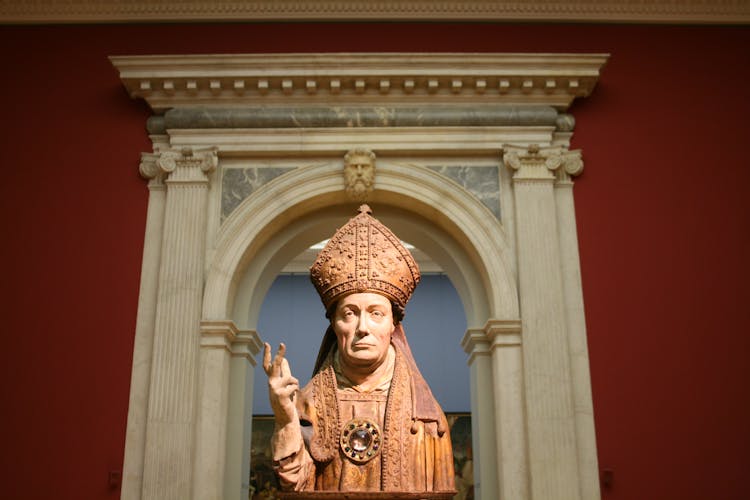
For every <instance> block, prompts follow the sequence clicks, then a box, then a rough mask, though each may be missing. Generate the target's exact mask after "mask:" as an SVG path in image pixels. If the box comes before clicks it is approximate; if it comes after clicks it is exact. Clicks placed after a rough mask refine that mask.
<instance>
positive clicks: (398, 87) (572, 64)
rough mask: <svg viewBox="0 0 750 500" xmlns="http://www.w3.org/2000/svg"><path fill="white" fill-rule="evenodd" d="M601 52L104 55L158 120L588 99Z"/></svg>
mask: <svg viewBox="0 0 750 500" xmlns="http://www.w3.org/2000/svg"><path fill="white" fill-rule="evenodd" d="M607 58H608V55H607V54H451V53H448V54H385V53H382V54H377V53H362V54H255V55H241V54H237V55H216V54H215V55H179V56H161V55H151V56H113V57H111V58H110V60H111V61H112V64H113V65H114V66H115V68H116V69H117V70H118V71H119V72H120V78H121V80H122V82H123V84H124V85H125V87H126V88H127V90H128V92H129V93H130V95H131V97H133V98H142V99H144V100H145V101H146V102H147V103H148V104H149V106H151V108H152V109H153V110H154V111H155V112H157V113H159V112H163V111H165V110H167V109H170V108H175V107H188V106H191V107H197V106H213V107H216V106H227V107H231V106H235V105H266V104H284V105H286V106H292V105H320V104H325V105H326V106H341V105H362V104H370V105H372V104H378V103H382V102H384V101H385V100H387V102H388V103H390V104H411V105H422V104H478V103H481V104H488V103H495V104H521V105H523V104H531V105H539V104H543V105H548V106H554V107H557V108H559V109H565V108H567V107H568V106H569V105H570V103H571V102H572V100H573V99H574V98H576V97H585V96H587V95H589V94H590V93H591V91H592V90H593V88H594V85H595V84H596V82H597V80H598V78H599V72H600V70H601V68H602V66H603V65H604V64H605V62H606V61H607Z"/></svg>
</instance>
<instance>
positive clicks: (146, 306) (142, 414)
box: [121, 153, 166, 500]
mask: <svg viewBox="0 0 750 500" xmlns="http://www.w3.org/2000/svg"><path fill="white" fill-rule="evenodd" d="M158 159H159V155H158V154H156V153H143V154H142V155H141V163H140V168H139V170H140V173H141V176H143V177H144V178H146V179H149V183H148V191H149V195H148V209H147V212H146V234H145V238H144V241H143V260H142V263H141V288H140V291H139V300H138V316H137V319H136V327H135V340H134V346H133V367H132V370H131V376H130V403H129V405H128V426H127V434H126V437H125V458H124V465H123V478H122V490H121V498H122V499H124V500H137V499H139V498H141V488H142V485H143V459H144V453H145V446H146V419H147V412H148V394H149V381H150V377H151V355H152V352H151V349H152V346H153V343H154V321H155V317H156V294H157V290H158V277H159V260H160V256H161V240H162V239H161V234H162V228H163V225H164V205H165V201H166V189H165V186H164V172H163V171H162V170H161V169H160V168H159V167H158V166H157V165H156V161H157V160H158Z"/></svg>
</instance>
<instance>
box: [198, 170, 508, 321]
mask: <svg viewBox="0 0 750 500" xmlns="http://www.w3.org/2000/svg"><path fill="white" fill-rule="evenodd" d="M342 190H343V181H342V176H341V170H340V167H339V166H338V165H335V164H325V165H318V166H311V167H305V168H299V169H296V170H294V171H292V172H289V173H287V174H285V175H283V176H280V177H278V178H277V179H275V180H274V181H272V182H270V183H268V184H267V185H265V186H263V187H262V188H261V189H259V190H258V191H256V192H255V193H254V194H253V196H251V197H250V198H248V199H247V200H245V201H244V202H243V203H242V204H241V205H240V206H239V207H237V209H235V211H234V212H233V213H232V214H231V215H230V216H229V218H227V220H226V221H225V223H224V225H223V226H222V228H221V230H220V232H219V234H218V237H217V244H216V247H215V251H214V252H213V258H212V259H211V263H210V265H209V268H208V276H207V280H206V289H205V299H204V308H203V318H204V319H205V320H212V319H231V320H233V321H234V322H235V323H236V324H237V326H238V327H240V328H248V329H252V328H254V327H255V323H254V321H256V318H257V312H258V310H259V308H260V303H261V302H262V299H263V297H264V296H265V293H266V291H267V290H268V287H269V286H270V284H271V282H272V280H273V278H274V277H275V276H276V274H278V272H279V271H280V269H281V268H282V267H283V266H284V264H286V262H288V261H289V260H291V259H292V258H293V257H294V256H296V255H297V254H299V253H300V252H301V251H302V250H303V249H304V248H306V247H307V246H309V245H310V244H311V243H314V242H316V241H320V240H322V239H324V238H326V237H328V236H330V235H331V234H332V232H333V230H334V229H335V228H336V227H338V226H340V225H341V224H343V223H344V222H345V221H346V220H347V219H348V218H349V217H351V216H353V215H354V208H356V205H355V204H354V203H352V202H345V203H342V201H344V200H345V198H344V197H343V196H342ZM370 203H371V205H372V206H373V207H374V212H375V213H374V215H375V217H377V218H378V219H380V220H382V221H383V222H384V223H386V224H387V225H388V226H390V227H391V228H392V229H393V230H394V232H395V233H396V234H398V235H406V234H408V238H405V239H409V240H410V242H412V243H414V244H415V245H417V246H418V247H420V248H422V249H423V250H424V251H425V252H427V253H428V254H430V257H431V258H433V259H434V260H435V261H436V262H438V263H439V264H440V265H441V266H442V267H443V269H445V271H446V274H447V275H448V277H449V278H450V279H451V281H452V282H453V284H454V286H455V287H456V290H457V291H458V293H459V296H460V297H461V300H462V302H463V305H464V310H465V312H466V318H467V323H468V325H469V326H470V327H474V328H477V327H482V326H484V324H485V323H486V322H487V320H488V319H491V318H501V319H508V320H517V319H518V317H519V312H518V295H517V291H516V282H515V277H514V275H513V272H512V266H511V265H510V262H509V261H510V258H511V257H510V256H511V253H510V251H509V248H510V245H509V243H508V241H507V236H506V234H505V231H504V229H503V227H502V226H501V225H500V223H499V222H498V221H497V219H496V218H495V217H494V216H493V215H492V214H491V213H490V212H489V210H488V209H487V208H486V207H485V206H484V205H482V203H481V202H480V201H479V200H477V199H476V198H475V197H474V196H473V195H472V194H471V193H469V192H468V191H466V190H465V189H463V188H462V187H460V186H458V185H457V184H455V183H453V182H452V181H450V180H449V179H447V178H445V177H443V176H442V175H440V174H438V173H436V172H433V171H432V170H430V169H427V168H424V167H419V166H410V167H408V168H405V167H403V166H395V165H389V164H388V163H387V162H381V163H380V164H379V165H378V176H377V180H376V191H375V193H374V194H373V196H372V199H371V201H370ZM342 205H345V206H342Z"/></svg>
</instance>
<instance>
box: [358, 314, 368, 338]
mask: <svg viewBox="0 0 750 500" xmlns="http://www.w3.org/2000/svg"><path fill="white" fill-rule="evenodd" d="M357 333H358V334H359V336H360V337H364V336H365V335H369V334H370V325H369V324H368V322H367V316H366V315H365V314H361V315H360V316H359V321H358V322H357Z"/></svg>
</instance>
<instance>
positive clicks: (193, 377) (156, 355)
mask: <svg viewBox="0 0 750 500" xmlns="http://www.w3.org/2000/svg"><path fill="white" fill-rule="evenodd" d="M216 164H217V157H216V153H215V151H213V150H212V151H203V152H193V151H192V150H191V149H189V148H185V149H183V150H181V151H173V150H170V151H166V152H163V153H162V154H161V155H160V157H159V159H158V160H157V161H156V165H157V166H158V167H159V168H160V169H161V170H162V171H163V172H164V173H165V174H166V175H167V178H166V181H165V184H166V186H167V196H166V205H165V211H164V227H163V239H162V252H161V265H160V269H159V287H158V293H157V302H156V316H155V326H154V338H153V354H152V366H151V380H150V390H149V400H148V401H149V402H148V419H147V425H146V449H145V458H144V476H143V490H142V492H143V493H142V498H144V499H159V500H162V499H187V498H191V494H192V491H191V490H192V477H191V476H192V473H193V454H194V451H195V443H194V440H195V439H194V438H195V420H196V384H197V378H198V377H197V376H198V370H197V367H198V349H199V345H200V336H199V332H200V330H199V326H200V316H201V301H202V292H203V264H204V253H205V231H206V197H207V188H208V176H207V174H208V173H209V172H210V171H212V170H213V169H214V168H215V167H216Z"/></svg>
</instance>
